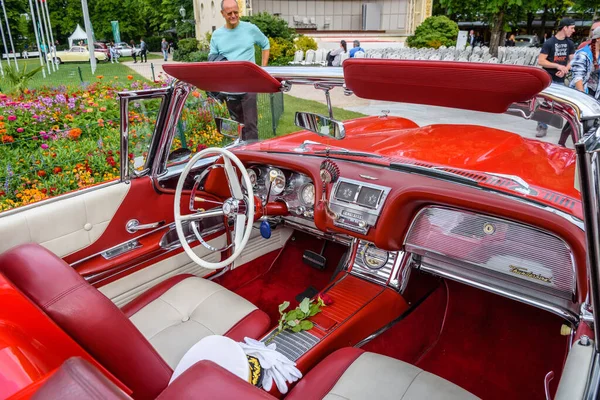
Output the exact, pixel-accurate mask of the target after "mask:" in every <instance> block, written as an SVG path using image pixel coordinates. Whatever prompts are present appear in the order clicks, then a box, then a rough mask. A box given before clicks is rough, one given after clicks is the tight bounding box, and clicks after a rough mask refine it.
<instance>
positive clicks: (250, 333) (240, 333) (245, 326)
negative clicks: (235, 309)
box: [224, 309, 271, 342]
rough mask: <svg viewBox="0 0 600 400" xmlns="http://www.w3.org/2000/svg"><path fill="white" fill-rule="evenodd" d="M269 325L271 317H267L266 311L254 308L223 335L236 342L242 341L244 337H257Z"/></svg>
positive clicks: (265, 330) (264, 331)
mask: <svg viewBox="0 0 600 400" xmlns="http://www.w3.org/2000/svg"><path fill="white" fill-rule="evenodd" d="M270 326H271V318H269V316H268V315H267V313H265V312H264V311H261V310H258V309H256V310H254V311H252V312H251V313H250V314H248V315H246V317H244V318H243V319H241V320H240V321H239V322H238V323H237V324H235V325H234V326H233V327H232V328H231V329H229V330H228V331H227V332H226V333H225V335H224V336H227V337H229V338H231V339H233V340H235V341H236V342H242V341H243V340H244V338H245V337H249V338H252V339H258V338H259V337H261V336H262V335H263V334H264V333H266V332H267V329H269V327H270Z"/></svg>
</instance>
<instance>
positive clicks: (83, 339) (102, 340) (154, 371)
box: [0, 243, 173, 399]
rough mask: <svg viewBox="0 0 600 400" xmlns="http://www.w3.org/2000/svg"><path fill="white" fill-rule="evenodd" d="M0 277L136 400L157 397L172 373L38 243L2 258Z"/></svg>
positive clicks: (113, 310)
mask: <svg viewBox="0 0 600 400" xmlns="http://www.w3.org/2000/svg"><path fill="white" fill-rule="evenodd" d="M0 273H1V274H3V275H4V276H5V277H6V278H7V279H8V280H9V281H10V282H11V283H12V284H13V285H15V286H16V287H17V288H18V289H19V290H20V291H21V292H22V293H23V294H25V295H26V296H27V297H28V298H29V299H30V300H31V301H32V302H33V303H35V304H36V305H37V306H38V307H39V308H41V309H42V311H43V312H44V313H46V315H48V317H50V318H51V319H52V320H53V321H54V322H55V323H56V324H57V325H58V326H59V327H60V328H61V329H63V330H64V331H65V332H66V333H67V334H68V335H70V336H71V337H72V338H73V339H74V340H75V341H76V342H77V343H79V345H81V347H83V348H84V349H85V350H86V351H87V352H88V353H90V354H91V355H92V356H93V357H94V358H95V359H96V360H98V362H100V363H101V364H102V365H103V366H104V367H105V368H106V369H108V370H109V371H110V372H111V373H113V374H114V375H115V376H116V377H117V378H118V379H119V380H121V382H123V383H124V384H125V385H126V386H127V387H129V389H131V390H132V391H133V394H132V396H133V397H134V398H139V399H147V398H156V397H157V396H158V395H159V394H160V392H161V391H162V390H163V389H164V388H165V387H166V386H167V385H168V383H169V379H170V377H171V375H172V373H173V371H172V370H171V368H170V367H169V366H168V365H167V363H166V362H165V361H164V360H163V359H162V358H161V357H160V356H159V355H158V353H157V352H156V351H155V350H154V348H153V347H152V345H151V344H150V343H149V342H148V341H147V340H146V339H145V338H144V337H143V336H142V334H141V333H140V332H139V331H138V330H137V328H136V327H135V326H134V325H133V324H132V323H131V322H130V321H129V319H128V318H127V317H126V316H125V315H124V314H123V313H122V312H121V310H119V308H118V307H117V306H116V305H114V304H113V303H112V302H111V301H110V300H109V299H108V298H107V297H105V296H104V295H103V294H102V293H100V292H99V291H98V290H97V289H96V288H94V287H93V286H91V285H90V284H89V283H87V282H86V281H85V280H84V279H83V278H82V277H81V276H80V275H79V274H78V273H77V272H76V271H75V270H74V269H73V268H71V267H70V266H69V265H68V264H67V263H65V262H64V261H63V260H62V259H60V258H59V257H57V256H56V255H54V254H53V253H51V252H50V251H49V250H47V249H45V248H44V247H42V246H40V245H38V244H33V243H31V244H25V245H21V246H17V247H15V248H13V249H11V250H8V251H7V252H5V253H3V254H1V255H0Z"/></svg>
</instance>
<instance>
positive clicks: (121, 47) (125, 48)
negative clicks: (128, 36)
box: [115, 42, 140, 57]
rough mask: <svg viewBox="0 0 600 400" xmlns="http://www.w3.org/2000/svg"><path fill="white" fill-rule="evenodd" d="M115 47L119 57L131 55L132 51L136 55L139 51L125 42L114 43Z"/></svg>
mask: <svg viewBox="0 0 600 400" xmlns="http://www.w3.org/2000/svg"><path fill="white" fill-rule="evenodd" d="M115 48H116V49H117V51H118V52H119V55H120V56H121V57H131V56H133V54H134V53H135V54H136V55H137V54H139V52H140V49H139V48H137V47H131V45H129V44H127V43H125V42H118V43H115Z"/></svg>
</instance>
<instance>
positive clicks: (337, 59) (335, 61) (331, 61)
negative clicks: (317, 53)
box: [327, 40, 348, 67]
mask: <svg viewBox="0 0 600 400" xmlns="http://www.w3.org/2000/svg"><path fill="white" fill-rule="evenodd" d="M347 51H348V48H347V47H346V41H345V40H342V41H341V42H340V47H338V48H337V49H335V50H332V51H330V52H329V54H328V55H327V65H328V66H330V67H339V66H340V65H342V53H345V52H347Z"/></svg>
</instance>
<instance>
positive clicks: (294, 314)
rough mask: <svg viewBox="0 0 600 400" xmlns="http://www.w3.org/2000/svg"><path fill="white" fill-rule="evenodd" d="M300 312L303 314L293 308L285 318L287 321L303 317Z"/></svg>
mask: <svg viewBox="0 0 600 400" xmlns="http://www.w3.org/2000/svg"><path fill="white" fill-rule="evenodd" d="M299 314H302V312H301V311H299V310H292V311H290V312H289V313H287V316H286V317H285V320H286V321H291V320H293V319H298V318H301V317H302V315H299Z"/></svg>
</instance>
